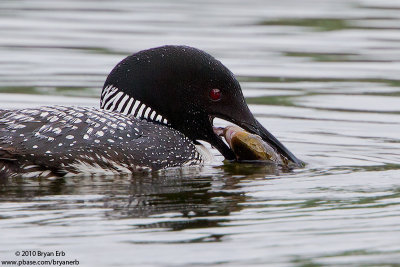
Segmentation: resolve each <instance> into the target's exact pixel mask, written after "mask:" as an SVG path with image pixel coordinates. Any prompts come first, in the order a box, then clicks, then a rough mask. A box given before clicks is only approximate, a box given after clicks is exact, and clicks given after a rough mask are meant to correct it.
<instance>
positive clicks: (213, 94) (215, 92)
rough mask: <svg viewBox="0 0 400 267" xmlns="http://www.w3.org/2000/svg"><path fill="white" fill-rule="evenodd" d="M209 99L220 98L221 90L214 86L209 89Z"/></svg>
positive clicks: (215, 99) (216, 99)
mask: <svg viewBox="0 0 400 267" xmlns="http://www.w3.org/2000/svg"><path fill="white" fill-rule="evenodd" d="M210 99H211V100H212V101H218V100H220V99H221V90H219V89H217V88H214V89H211V90H210Z"/></svg>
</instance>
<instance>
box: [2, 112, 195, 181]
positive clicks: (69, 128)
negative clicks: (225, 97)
mask: <svg viewBox="0 0 400 267" xmlns="http://www.w3.org/2000/svg"><path fill="white" fill-rule="evenodd" d="M200 162H201V156H200V155H199V153H198V152H197V150H196V148H195V145H194V144H193V142H192V141H190V140H189V139H188V138H186V137H185V136H184V135H183V134H181V133H180V132H178V131H176V130H174V129H172V128H170V127H167V126H165V125H162V124H157V123H154V122H147V121H145V120H140V119H137V118H134V117H133V116H128V115H123V114H120V113H116V112H109V111H105V110H99V109H96V108H85V107H63V106H52V107H40V108H33V109H20V110H0V177H1V176H2V175H3V176H9V175H11V176H14V175H24V176H54V175H56V176H63V175H65V174H68V173H72V174H76V173H86V174H94V173H113V174H115V173H131V172H135V171H140V170H158V169H161V168H166V167H174V166H183V165H191V164H198V163H200Z"/></svg>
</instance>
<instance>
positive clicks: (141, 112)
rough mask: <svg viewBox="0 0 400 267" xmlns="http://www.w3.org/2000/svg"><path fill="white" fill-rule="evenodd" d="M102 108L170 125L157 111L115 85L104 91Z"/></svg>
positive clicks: (101, 100) (101, 99)
mask: <svg viewBox="0 0 400 267" xmlns="http://www.w3.org/2000/svg"><path fill="white" fill-rule="evenodd" d="M100 108H101V109H104V110H108V111H116V112H119V113H122V114H125V115H132V116H134V117H136V118H139V119H145V120H148V121H155V122H159V123H162V124H165V125H168V120H167V119H166V118H164V117H163V116H162V115H161V114H158V113H157V111H155V110H153V109H152V108H151V107H149V106H147V105H146V104H145V103H142V102H140V101H139V100H136V99H134V98H133V97H131V96H129V95H127V94H126V93H124V92H122V91H121V90H120V89H118V88H117V87H114V86H113V85H108V86H106V87H105V88H104V89H103V92H102V93H101V98H100Z"/></svg>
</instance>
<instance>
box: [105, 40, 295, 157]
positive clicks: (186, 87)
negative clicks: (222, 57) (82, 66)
mask: <svg viewBox="0 0 400 267" xmlns="http://www.w3.org/2000/svg"><path fill="white" fill-rule="evenodd" d="M100 105H101V108H103V109H107V110H112V111H118V112H121V113H125V114H132V115H134V116H135V117H138V118H142V119H147V120H150V121H154V122H158V123H164V124H167V125H168V126H170V127H172V128H175V129H176V130H178V131H180V132H182V133H183V134H185V135H186V136H187V137H188V138H190V139H191V140H193V141H196V140H203V141H206V142H208V143H210V144H211V145H213V146H214V147H215V148H217V149H218V150H219V151H220V152H221V154H222V155H223V156H224V157H225V158H226V159H228V160H233V159H235V155H234V153H233V151H232V150H231V149H230V148H229V147H228V146H227V145H226V144H225V143H224V142H223V140H222V139H221V137H220V136H218V135H217V134H215V133H214V130H213V120H214V118H216V117H217V118H221V119H224V120H226V121H230V122H232V123H234V124H236V125H238V126H240V127H242V128H244V129H245V130H247V131H249V132H251V133H254V134H257V135H259V136H261V138H262V139H263V140H264V141H266V142H268V143H269V144H270V145H271V146H273V147H274V148H276V149H277V151H279V152H280V153H281V154H283V155H284V156H286V157H287V158H288V159H289V160H291V161H293V162H294V163H296V164H297V165H301V161H300V160H298V159H297V158H296V157H295V156H294V155H293V154H292V153H291V152H290V151H289V150H288V149H287V148H286V147H285V146H283V145H282V144H281V143H280V142H279V141H278V140H277V139H276V138H275V137H274V136H273V135H272V134H271V133H269V132H268V131H267V130H266V129H265V128H264V127H263V126H262V125H261V124H260V123H259V122H258V121H257V120H256V119H255V118H254V116H253V115H252V113H251V112H250V110H249V108H248V106H247V104H246V102H245V100H244V97H243V93H242V90H241V87H240V84H239V82H238V81H237V80H236V78H235V76H234V75H233V73H232V72H231V71H229V69H228V68H227V67H225V66H224V65H223V64H222V63H221V62H220V61H218V60H216V59H215V58H214V57H212V56H211V55H209V54H207V53H205V52H204V51H202V50H199V49H196V48H193V47H188V46H163V47H157V48H153V49H149V50H144V51H140V52H138V53H135V54H133V55H131V56H128V57H127V58H125V59H124V60H122V61H121V62H120V63H119V64H118V65H117V66H115V68H114V69H113V70H112V71H111V73H110V74H109V76H108V78H107V80H106V82H105V84H104V87H103V91H102V95H101V104H100Z"/></svg>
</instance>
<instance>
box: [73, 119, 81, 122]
mask: <svg viewBox="0 0 400 267" xmlns="http://www.w3.org/2000/svg"><path fill="white" fill-rule="evenodd" d="M81 122H82V120H81V119H75V121H74V123H81Z"/></svg>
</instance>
